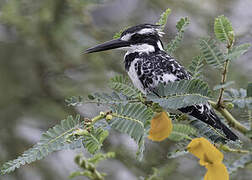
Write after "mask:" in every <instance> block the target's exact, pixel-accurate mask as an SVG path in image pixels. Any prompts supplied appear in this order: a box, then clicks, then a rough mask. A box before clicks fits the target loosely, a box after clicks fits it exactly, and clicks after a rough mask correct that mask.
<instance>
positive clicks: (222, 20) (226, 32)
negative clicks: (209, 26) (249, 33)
mask: <svg viewBox="0 0 252 180" xmlns="http://www.w3.org/2000/svg"><path fill="white" fill-rule="evenodd" d="M214 33H215V36H216V38H217V39H218V40H219V41H221V42H224V43H226V44H227V45H231V44H232V43H233V40H234V31H233V28H232V25H231V23H230V21H229V20H228V19H227V18H226V17H225V16H223V15H222V16H219V17H217V18H216V19H215V22H214Z"/></svg>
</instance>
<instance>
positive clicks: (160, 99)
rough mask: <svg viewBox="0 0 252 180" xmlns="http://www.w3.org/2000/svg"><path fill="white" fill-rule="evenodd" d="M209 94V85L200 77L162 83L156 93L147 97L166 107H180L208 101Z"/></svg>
mask: <svg viewBox="0 0 252 180" xmlns="http://www.w3.org/2000/svg"><path fill="white" fill-rule="evenodd" d="M209 95H210V91H209V89H208V85H207V84H206V83H205V82H204V81H202V80H200V79H193V80H181V81H175V82H171V83H167V84H166V85H164V84H160V85H159V86H158V87H157V88H156V89H155V94H149V95H148V96H147V98H148V99H149V100H151V101H153V102H155V103H158V104H159V105H160V106H161V107H162V108H164V109H178V108H182V107H186V106H190V105H193V104H201V103H206V102H207V100H208V99H209V97H208V96H209Z"/></svg>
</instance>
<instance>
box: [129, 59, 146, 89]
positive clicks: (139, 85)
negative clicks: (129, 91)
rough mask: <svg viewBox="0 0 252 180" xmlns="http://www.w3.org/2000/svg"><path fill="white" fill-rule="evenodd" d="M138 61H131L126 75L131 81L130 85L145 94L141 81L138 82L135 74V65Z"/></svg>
mask: <svg viewBox="0 0 252 180" xmlns="http://www.w3.org/2000/svg"><path fill="white" fill-rule="evenodd" d="M138 60H139V59H135V60H134V61H132V63H131V64H130V68H129V71H128V75H129V77H130V79H131V81H132V83H133V84H134V86H135V87H136V88H137V89H139V90H140V91H141V92H142V93H144V94H146V91H145V90H144V88H143V85H142V83H141V81H140V80H139V78H138V76H137V72H136V69H135V63H136V62H137V61H138Z"/></svg>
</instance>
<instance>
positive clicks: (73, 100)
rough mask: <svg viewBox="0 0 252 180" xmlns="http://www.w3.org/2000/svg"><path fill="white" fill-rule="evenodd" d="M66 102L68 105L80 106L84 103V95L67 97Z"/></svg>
mask: <svg viewBox="0 0 252 180" xmlns="http://www.w3.org/2000/svg"><path fill="white" fill-rule="evenodd" d="M65 102H66V104H67V106H78V105H81V104H82V103H83V97H82V96H72V97H69V98H66V99H65Z"/></svg>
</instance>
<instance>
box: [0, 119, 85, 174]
mask: <svg viewBox="0 0 252 180" xmlns="http://www.w3.org/2000/svg"><path fill="white" fill-rule="evenodd" d="M83 125H84V124H83V122H81V121H80V116H79V115H78V116H76V118H73V117H72V116H68V117H67V119H65V120H62V121H61V123H60V124H59V125H56V126H54V127H53V128H50V129H49V130H48V131H47V132H45V133H43V134H42V137H41V139H40V141H39V142H38V143H37V144H36V145H34V146H33V147H32V148H30V149H28V150H27V151H25V152H24V153H23V154H22V155H21V156H19V157H18V158H17V159H15V160H12V161H8V162H6V163H5V164H3V166H1V168H0V174H6V173H10V172H12V171H14V170H15V169H16V168H19V167H20V166H21V165H25V164H30V163H32V162H34V161H36V160H40V159H42V158H44V157H46V156H47V155H49V154H50V153H52V152H54V151H58V150H62V149H75V148H80V147H81V140H76V141H73V142H71V143H67V142H66V141H65V138H66V136H67V135H69V134H70V133H72V132H73V131H74V130H75V129H77V128H81V127H82V126H83Z"/></svg>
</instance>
